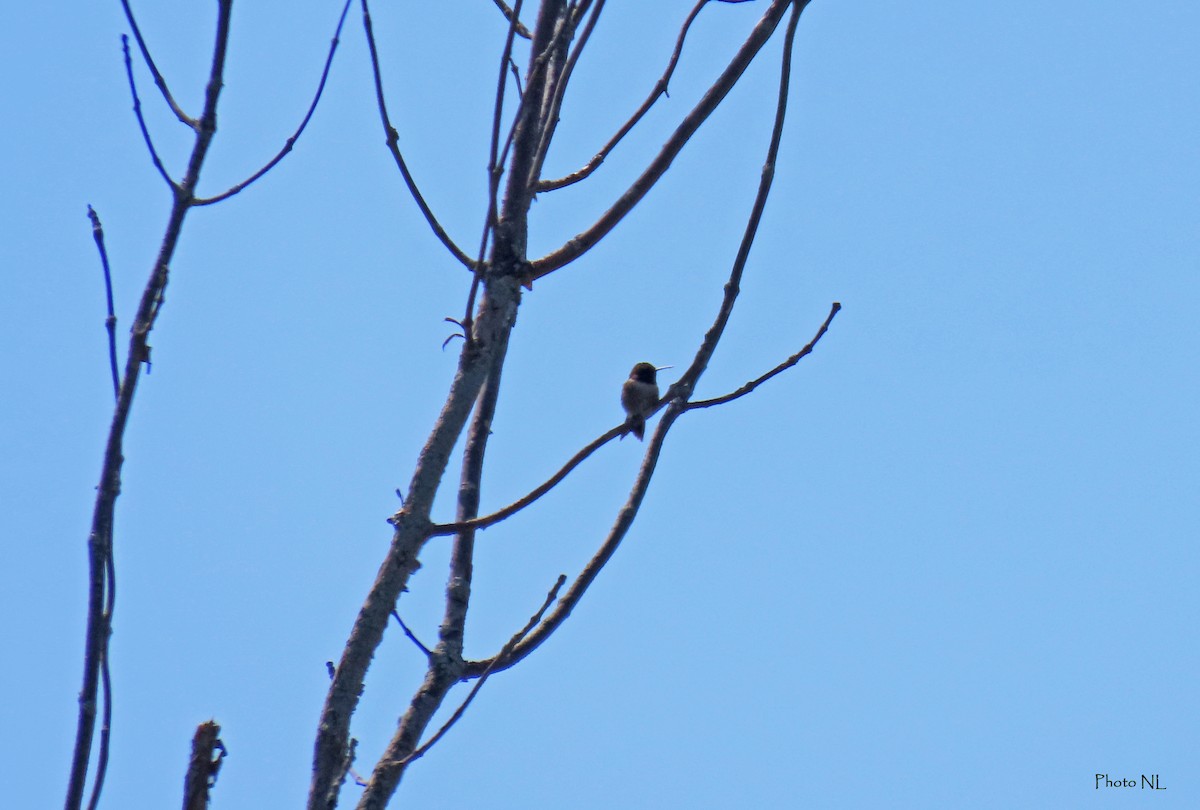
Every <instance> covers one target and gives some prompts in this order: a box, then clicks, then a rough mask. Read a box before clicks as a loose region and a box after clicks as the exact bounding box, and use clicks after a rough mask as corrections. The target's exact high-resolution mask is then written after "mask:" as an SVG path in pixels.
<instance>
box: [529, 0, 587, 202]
mask: <svg viewBox="0 0 1200 810" xmlns="http://www.w3.org/2000/svg"><path fill="white" fill-rule="evenodd" d="M587 5H588V3H587V2H585V3H583V4H581V5H580V7H579V9H578V10H576V11H575V12H574V13H572V14H570V15H569V17H570V19H567V20H565V24H566V25H570V26H571V27H572V29H573V28H574V26H575V25H577V24H578V22H579V19H580V18H581V15H582V14H584V13H586V12H587ZM602 11H604V0H596V5H595V7H594V8H593V9H592V13H591V15H590V16H589V17H588V20H587V23H585V24H584V26H583V32H582V33H581V34H580V35H579V41H578V42H576V43H575V45H574V47H573V48H572V49H571V54H570V56H568V57H567V62H566V65H565V66H564V67H563V69H562V71H561V72H560V73H559V75H558V76H557V77H556V78H555V80H554V84H553V94H552V97H551V100H550V103H549V104H547V105H545V110H544V112H543V116H542V117H543V122H544V123H543V126H542V137H541V140H540V141H539V143H538V148H537V153H536V154H535V155H534V159H533V168H532V169H531V170H530V172H529V185H530V187H531V188H537V187H538V178H539V177H541V174H542V165H543V164H544V163H545V162H546V155H547V153H548V152H549V151H550V141H551V140H552V139H553V138H554V133H555V131H557V129H558V120H559V112H560V110H561V109H562V100H563V96H564V95H565V94H566V92H567V84H568V83H569V82H570V81H571V74H572V73H574V72H575V65H576V63H577V62H578V61H579V55H580V54H581V53H583V49H584V47H585V46H586V45H587V43H588V40H589V39H590V38H591V36H592V31H593V30H595V28H596V23H597V21H599V19H600V12H602ZM569 37H570V35H568V38H569Z"/></svg>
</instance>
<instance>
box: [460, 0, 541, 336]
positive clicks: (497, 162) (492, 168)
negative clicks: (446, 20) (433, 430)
mask: <svg viewBox="0 0 1200 810" xmlns="http://www.w3.org/2000/svg"><path fill="white" fill-rule="evenodd" d="M522 2H523V0H516V4H515V5H514V7H513V11H512V13H511V14H510V15H509V18H508V20H509V26H508V34H507V35H506V36H505V38H504V50H503V52H502V54H501V56H500V78H499V79H498V80H497V81H496V100H495V101H494V102H493V103H492V138H491V142H490V144H489V146H488V165H487V180H488V204H487V213H486V214H484V217H483V234H482V235H481V236H480V237H479V257H478V258H477V259H476V260H475V265H474V273H473V275H472V278H471V289H470V291H469V292H468V293H467V307H466V310H467V311H466V313H465V314H464V315H463V319H462V321H461V323H460V325H461V326H462V328H463V338H464V339H465V340H466V341H467V342H468V343H469V342H470V341H471V318H472V314H471V313H473V312H474V311H475V296H476V295H478V294H479V285H480V284H482V283H483V275H484V270H485V266H484V260H483V259H484V256H486V255H487V248H488V242H489V240H490V239H491V237H492V233H493V231H494V230H495V228H496V212H497V211H498V210H499V207H500V202H499V200H498V199H497V195H498V194H499V191H500V174H501V172H502V171H503V170H502V166H503V165H504V158H503V157H501V156H500V127H501V126H502V123H503V118H504V88H505V87H507V86H508V76H507V75H506V71H505V68H506V66H511V68H512V70H513V73H514V74H516V73H517V67H516V65H515V64H513V58H512V51H513V37H514V35H515V34H516V30H517V22H518V20H517V15H519V14H520V13H521V5H522ZM531 78H532V77H531ZM517 79H518V80H517V98H518V101H517V114H516V115H514V116H513V123H512V126H511V127H510V128H509V130H508V138H507V139H506V140H505V142H504V155H505V156H507V155H508V147H509V144H511V143H512V139H513V135H514V133H515V132H516V128H517V121H518V120H520V118H521V110H522V109H524V107H525V94H524V93H522V92H521V89H520V88H521V84H520V76H519V74H518V76H517ZM443 346H444V344H443Z"/></svg>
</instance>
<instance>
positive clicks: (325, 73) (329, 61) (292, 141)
mask: <svg viewBox="0 0 1200 810" xmlns="http://www.w3.org/2000/svg"><path fill="white" fill-rule="evenodd" d="M350 2H351V0H346V4H345V5H344V6H342V14H341V16H340V17H338V24H337V29H336V30H335V31H334V32H333V41H332V42H331V43H330V44H329V55H328V56H327V57H325V67H324V69H322V71H321V80H320V81H319V82H317V92H316V94H314V95H313V100H312V104H310V105H308V112H306V113H305V114H304V120H302V121H301V122H300V126H298V127H297V128H296V131H295V132H293V133H292V134H291V137H289V138H288V139H287V141H286V142H285V143H284V145H283V148H282V149H280V150H279V152H278V153H277V154H276V155H275V157H273V158H271V159H270V160H269V161H267V164H266V165H265V166H263V167H262V168H261V169H259V170H258V171H256V172H255V173H254V174H252V175H250V177H248V178H247V179H245V180H243V181H242V182H240V183H238V184H237V185H235V186H233V187H232V188H230V189H228V190H226V191H223V192H221V193H220V194H217V195H216V196H213V197H202V198H197V199H195V200H194V201H193V202H192V205H196V206H200V205H212V204H213V203H218V202H221V200H227V199H229V198H230V197H232V196H233V195H234V194H237V193H238V192H239V191H241V190H242V189H244V188H246V186H248V185H250V184H251V183H253V182H254V181H255V180H258V179H259V178H260V177H262V176H263V175H264V174H266V173H267V172H269V171H271V169H273V168H275V165H276V164H277V163H279V161H281V160H283V158H284V157H285V156H286V155H287V154H288V153H289V152H291V151H292V147H294V146H295V145H296V141H298V140H299V139H300V135H301V134H302V133H303V132H304V128H305V127H307V126H308V122H309V119H311V118H312V116H313V113H314V112H316V110H317V103H318V102H320V100H321V93H323V92H324V91H325V82H326V80H327V79H328V78H329V69H330V67H331V66H332V65H333V55H334V54H335V53H336V52H337V47H338V41H339V38H340V37H341V35H342V24H343V23H345V22H346V13H347V12H349V11H350Z"/></svg>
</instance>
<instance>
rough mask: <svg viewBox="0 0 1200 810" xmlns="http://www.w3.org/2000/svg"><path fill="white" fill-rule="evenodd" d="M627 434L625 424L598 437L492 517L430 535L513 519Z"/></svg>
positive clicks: (446, 526) (444, 527) (432, 531)
mask: <svg viewBox="0 0 1200 810" xmlns="http://www.w3.org/2000/svg"><path fill="white" fill-rule="evenodd" d="M625 432H626V427H625V425H624V424H621V425H618V426H617V427H614V428H611V429H610V430H608V431H606V432H605V433H603V434H601V435H600V436H598V437H596V438H595V439H593V440H592V441H591V442H590V443H588V444H587V445H585V446H584V447H583V449H581V450H580V451H579V452H577V453H576V454H575V455H573V456H571V458H570V460H569V461H567V463H566V464H564V465H563V466H562V468H561V469H560V470H559V471H558V472H556V473H555V474H554V475H552V476H550V477H549V478H548V479H546V481H545V482H544V483H542V484H540V485H539V486H537V487H536V488H535V489H533V490H532V491H531V492H529V493H528V494H527V495H524V496H523V497H521V498H519V499H517V500H516V501H513V502H512V503H510V504H509V505H508V506H506V507H504V508H503V509H498V510H496V511H495V512H492V513H491V514H490V515H483V516H482V517H477V518H474V519H473V520H463V521H456V522H454V523H439V524H435V525H433V526H431V527H430V530H429V533H430V535H431V536H434V537H437V536H440V535H446V534H455V533H457V532H460V531H462V530H463V529H486V528H487V527H488V526H494V525H495V524H497V523H499V522H500V521H502V520H504V519H505V518H508V517H511V516H512V515H514V514H516V513H517V512H519V511H521V510H522V509H524V508H525V507H527V506H529V505H530V504H532V503H533V502H534V501H536V500H538V499H539V498H541V497H542V496H543V495H545V494H546V493H547V492H549V491H550V490H551V489H553V488H554V487H555V486H557V485H558V483H559V482H560V481H562V480H563V479H564V478H566V477H567V475H569V474H570V473H571V471H572V470H574V469H575V468H576V467H578V466H579V465H580V464H582V463H583V461H584V460H585V459H586V458H587V457H588V456H590V455H591V454H592V453H594V452H596V450H598V449H600V448H601V447H603V446H604V445H605V444H607V443H608V442H610V441H612V440H613V439H615V438H616V437H618V436H620V435H622V434H623V433H625Z"/></svg>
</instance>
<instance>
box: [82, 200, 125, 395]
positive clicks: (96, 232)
mask: <svg viewBox="0 0 1200 810" xmlns="http://www.w3.org/2000/svg"><path fill="white" fill-rule="evenodd" d="M87 209H88V219H90V220H91V221H92V239H94V240H95V241H96V250H98V251H100V265H101V267H103V269H104V297H105V300H106V302H107V303H108V316H107V317H106V318H105V319H104V328H105V329H106V330H107V331H108V365H109V368H110V369H111V371H112V383H113V398H114V399H115V398H117V397H119V396H120V395H121V372H120V371H119V370H118V369H117V314H116V311H115V310H114V309H113V291H112V271H111V270H110V269H109V266H108V250H106V249H105V247H104V226H103V225H101V224H100V215H99V214H97V213H96V210H95V209H94V208H92V207H91V206H90V205H89V206H88V207H87Z"/></svg>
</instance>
